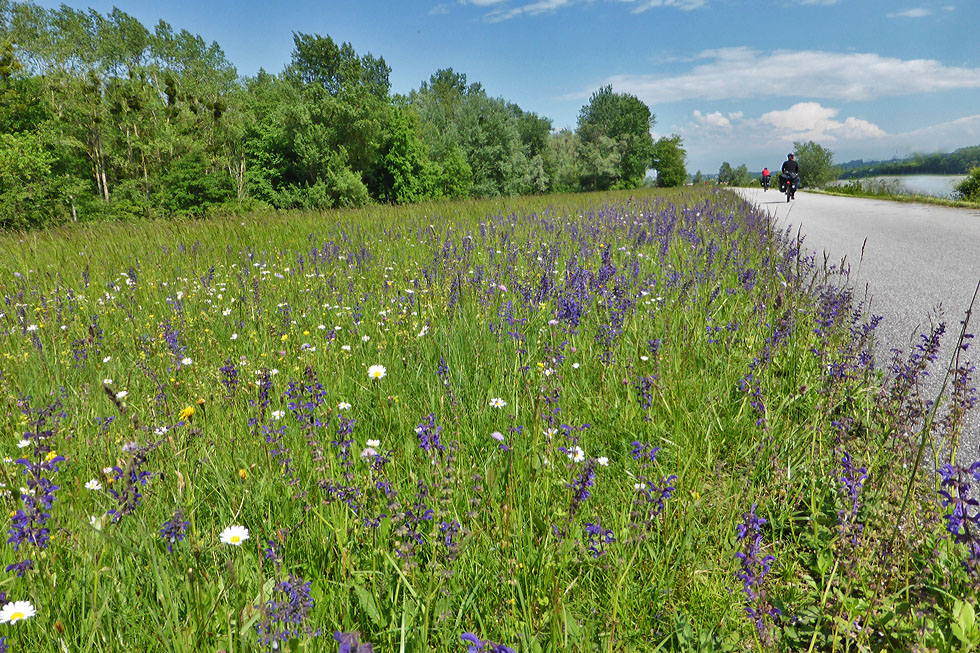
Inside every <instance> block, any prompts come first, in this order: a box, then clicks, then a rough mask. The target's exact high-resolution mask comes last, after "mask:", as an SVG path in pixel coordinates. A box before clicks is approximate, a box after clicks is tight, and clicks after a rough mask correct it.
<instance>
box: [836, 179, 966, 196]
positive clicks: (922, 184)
mask: <svg viewBox="0 0 980 653" xmlns="http://www.w3.org/2000/svg"><path fill="white" fill-rule="evenodd" d="M964 179H966V175H896V176H884V177H865V178H863V179H859V180H840V181H838V182H837V183H838V184H841V185H843V184H847V183H850V182H851V181H860V182H861V183H862V184H865V185H876V184H883V185H887V186H888V188H889V189H890V190H891V191H892V192H894V193H900V194H909V195H932V196H933V197H953V194H954V192H955V190H956V185H957V184H959V183H960V182H961V181H963V180H964Z"/></svg>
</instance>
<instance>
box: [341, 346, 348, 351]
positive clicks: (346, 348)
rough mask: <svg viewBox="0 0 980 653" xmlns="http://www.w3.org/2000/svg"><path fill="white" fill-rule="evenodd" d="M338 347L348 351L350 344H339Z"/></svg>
mask: <svg viewBox="0 0 980 653" xmlns="http://www.w3.org/2000/svg"><path fill="white" fill-rule="evenodd" d="M340 348H341V349H343V350H344V351H350V345H341V346H340Z"/></svg>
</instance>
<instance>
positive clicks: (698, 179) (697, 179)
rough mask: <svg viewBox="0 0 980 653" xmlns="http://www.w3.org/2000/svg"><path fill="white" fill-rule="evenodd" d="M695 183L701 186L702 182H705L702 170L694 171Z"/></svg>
mask: <svg viewBox="0 0 980 653" xmlns="http://www.w3.org/2000/svg"><path fill="white" fill-rule="evenodd" d="M693 183H694V185H695V186H700V185H701V184H703V183H704V176H703V175H702V174H701V171H700V170H698V171H697V172H695V173H694V181H693Z"/></svg>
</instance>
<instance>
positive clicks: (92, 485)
mask: <svg viewBox="0 0 980 653" xmlns="http://www.w3.org/2000/svg"><path fill="white" fill-rule="evenodd" d="M85 489H86V490H101V489H102V484H101V483H99V482H98V481H97V480H95V479H94V478H93V479H92V480H91V481H89V482H88V483H86V484H85Z"/></svg>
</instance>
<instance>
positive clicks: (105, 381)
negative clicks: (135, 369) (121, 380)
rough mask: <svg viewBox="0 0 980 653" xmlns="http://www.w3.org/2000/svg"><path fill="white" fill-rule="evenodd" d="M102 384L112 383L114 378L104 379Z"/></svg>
mask: <svg viewBox="0 0 980 653" xmlns="http://www.w3.org/2000/svg"><path fill="white" fill-rule="evenodd" d="M102 385H112V379H102Z"/></svg>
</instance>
